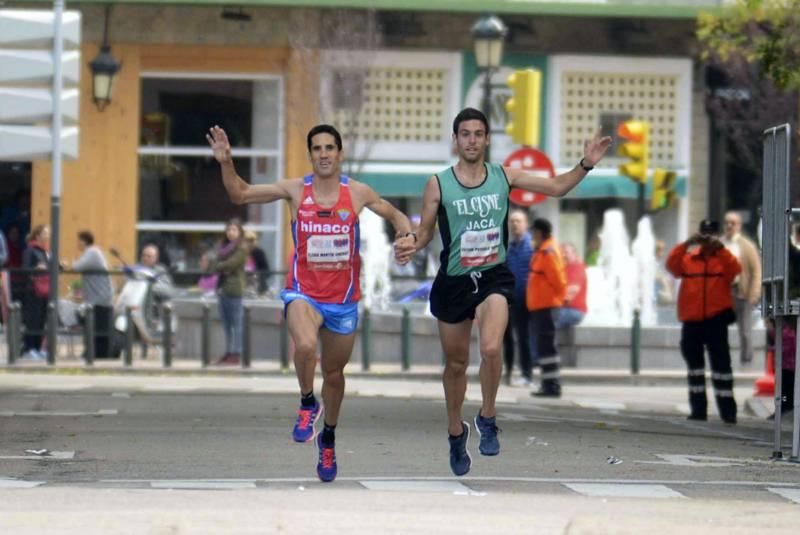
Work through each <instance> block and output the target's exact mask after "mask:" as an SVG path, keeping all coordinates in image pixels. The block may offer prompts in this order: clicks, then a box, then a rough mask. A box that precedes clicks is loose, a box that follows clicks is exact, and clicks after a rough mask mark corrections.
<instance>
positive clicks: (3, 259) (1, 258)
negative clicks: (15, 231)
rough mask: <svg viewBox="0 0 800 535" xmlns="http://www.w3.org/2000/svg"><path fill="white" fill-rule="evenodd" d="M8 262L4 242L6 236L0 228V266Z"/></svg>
mask: <svg viewBox="0 0 800 535" xmlns="http://www.w3.org/2000/svg"><path fill="white" fill-rule="evenodd" d="M7 262H8V244H7V243H6V236H5V233H3V231H1V230H0V268H4V267H6V263H7Z"/></svg>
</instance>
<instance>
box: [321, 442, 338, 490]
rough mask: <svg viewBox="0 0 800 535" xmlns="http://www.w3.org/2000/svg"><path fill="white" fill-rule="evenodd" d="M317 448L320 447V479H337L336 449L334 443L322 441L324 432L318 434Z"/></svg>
mask: <svg viewBox="0 0 800 535" xmlns="http://www.w3.org/2000/svg"><path fill="white" fill-rule="evenodd" d="M317 448H319V462H318V463H317V475H318V476H319V479H320V481H323V482H326V483H327V482H329V481H333V480H334V479H336V471H337V467H336V449H335V447H334V445H333V444H330V445H326V444H323V443H322V433H320V434H319V435H317Z"/></svg>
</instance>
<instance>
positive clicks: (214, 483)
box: [150, 479, 256, 490]
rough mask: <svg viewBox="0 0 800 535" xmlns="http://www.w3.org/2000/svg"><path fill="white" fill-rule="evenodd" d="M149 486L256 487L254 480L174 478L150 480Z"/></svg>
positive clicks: (208, 488) (211, 488)
mask: <svg viewBox="0 0 800 535" xmlns="http://www.w3.org/2000/svg"><path fill="white" fill-rule="evenodd" d="M150 487H151V488H154V489H181V490H239V489H254V488H256V480H254V479H247V480H234V481H231V480H227V479H174V480H159V481H151V482H150Z"/></svg>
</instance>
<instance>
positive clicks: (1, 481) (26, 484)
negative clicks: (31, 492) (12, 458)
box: [0, 477, 46, 489]
mask: <svg viewBox="0 0 800 535" xmlns="http://www.w3.org/2000/svg"><path fill="white" fill-rule="evenodd" d="M45 483H46V481H23V480H20V479H14V478H4V477H0V489H32V488H34V487H38V486H41V485H44V484H45Z"/></svg>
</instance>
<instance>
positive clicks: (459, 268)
mask: <svg viewBox="0 0 800 535" xmlns="http://www.w3.org/2000/svg"><path fill="white" fill-rule="evenodd" d="M453 141H454V143H455V146H456V149H457V151H458V163H457V164H456V165H454V166H453V167H451V168H449V169H447V170H445V171H443V172H441V173H439V174H438V175H434V176H432V177H431V178H430V180H428V183H427V185H426V186H425V193H424V196H423V200H422V221H421V222H420V225H419V229H418V230H417V234H416V236H410V237H408V238H403V239H401V240H400V241H399V242H398V244H397V253H396V254H397V257H398V259H400V260H405V259H407V258H408V257H410V256H411V255H413V254H414V253H415V252H416V251H418V250H420V249H422V248H424V247H425V246H426V245H428V243H429V242H430V241H431V239H432V238H433V232H434V226H435V225H436V223H437V220H438V223H439V232H440V233H441V236H442V243H443V244H444V249H443V250H442V255H441V267H440V269H439V273H438V274H437V276H436V280H435V281H434V283H433V288H432V290H431V300H430V303H431V312H432V313H433V315H434V316H436V318H437V319H438V320H439V322H438V323H439V336H440V338H441V342H442V349H443V350H444V353H445V358H446V364H445V370H444V374H443V377H442V382H443V383H444V392H445V398H446V401H447V420H448V426H447V431H448V433H449V435H450V438H449V442H450V468H451V469H452V470H453V473H455V474H456V475H457V476H462V475H464V474H466V473H467V472H469V469H470V466H471V465H472V458H471V457H470V455H469V452H468V451H467V441H468V439H469V429H470V428H469V424H467V422H464V421H462V419H461V406H462V405H463V403H464V395H465V393H466V390H467V378H466V371H467V366H468V364H469V344H470V331H471V330H472V322H473V319H475V318H477V320H478V329H479V331H480V351H481V366H480V381H481V392H482V394H483V404H482V406H481V409H480V410H479V411H478V414H477V415H476V416H475V427H476V428H477V429H478V432H479V433H480V445H479V449H480V452H481V454H483V455H497V454H498V453H500V443H499V441H498V440H497V425H496V424H495V398H496V397H497V389H498V387H499V386H500V378H501V375H502V359H501V350H502V345H503V333H504V332H505V330H506V324H507V323H508V303H509V302H510V300H511V298H512V295H513V290H514V277H513V275H512V274H511V272H510V271H509V270H508V268H507V267H506V266H505V260H506V247H507V244H508V225H507V217H508V193H509V190H510V189H511V188H512V187H515V188H519V189H522V190H525V191H531V192H534V193H542V194H544V195H549V196H553V197H561V196H563V195H565V194H566V193H567V192H569V191H570V190H571V189H572V188H574V187H575V186H576V185H577V184H578V183H579V182H580V181H581V180H582V179H583V178H584V177H585V176H586V174H587V173H588V172H589V171H590V170H591V169H592V167H594V165H595V164H596V163H597V162H598V161H600V159H601V158H602V157H603V155H604V154H605V153H606V150H608V147H609V145H610V144H611V138H610V137H600V132H598V133H597V134H595V136H594V138H593V139H592V140H590V141H587V142H586V144H585V146H584V156H583V159H581V161H580V163H578V164H577V165H576V166H575V167H574V168H573V169H572V170H571V171H568V172H567V173H564V174H563V175H559V176H557V177H555V178H553V179H548V178H542V177H541V176H539V175H537V174H534V173H530V172H526V171H523V170H521V169H514V168H510V167H502V166H500V165H497V164H492V163H488V162H486V161H485V160H484V158H485V152H486V146H487V145H488V144H489V124H488V121H487V120H486V117H485V116H484V115H483V113H481V112H480V111H478V110H476V109H472V108H466V109H464V110H462V111H461V112H460V113H459V114H458V115H457V116H456V118H455V121H453Z"/></svg>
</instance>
